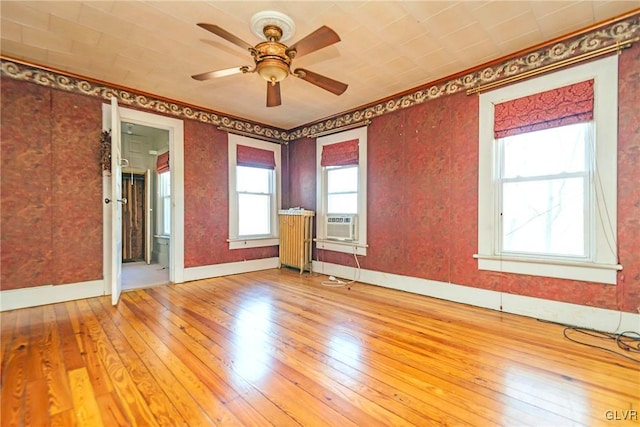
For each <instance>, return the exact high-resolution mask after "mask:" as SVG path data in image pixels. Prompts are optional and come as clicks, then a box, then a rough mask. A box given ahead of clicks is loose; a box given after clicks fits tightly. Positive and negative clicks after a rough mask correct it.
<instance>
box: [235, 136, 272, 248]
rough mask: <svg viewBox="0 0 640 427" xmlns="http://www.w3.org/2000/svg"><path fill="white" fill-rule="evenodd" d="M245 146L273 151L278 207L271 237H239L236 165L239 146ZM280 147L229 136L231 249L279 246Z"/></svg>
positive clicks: (243, 137) (244, 137)
mask: <svg viewBox="0 0 640 427" xmlns="http://www.w3.org/2000/svg"><path fill="white" fill-rule="evenodd" d="M238 145H244V146H247V147H253V148H260V149H262V150H269V151H273V153H274V157H275V161H276V168H275V169H274V171H273V172H274V174H275V181H276V182H275V189H274V191H275V193H276V194H275V200H276V206H273V207H272V208H273V209H272V213H271V235H270V236H266V237H264V236H261V237H256V238H240V237H238V194H237V192H236V164H237V146H238ZM280 151H281V149H280V145H278V144H274V143H272V142H266V141H261V140H258V139H253V138H247V137H246V136H241V135H235V134H232V133H230V134H229V239H228V240H227V241H228V242H229V249H245V248H260V247H265V246H278V245H279V244H280V239H279V237H278V211H279V210H280V207H281V200H282V197H281V194H282V193H281V191H280V190H281V176H280Z"/></svg>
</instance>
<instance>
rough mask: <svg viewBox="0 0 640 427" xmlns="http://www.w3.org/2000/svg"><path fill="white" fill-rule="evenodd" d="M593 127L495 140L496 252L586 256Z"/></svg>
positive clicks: (578, 125)
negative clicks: (497, 165)
mask: <svg viewBox="0 0 640 427" xmlns="http://www.w3.org/2000/svg"><path fill="white" fill-rule="evenodd" d="M592 126H593V124H592V123H591V122H587V123H579V124H574V125H569V126H562V127H557V128H552V129H546V130H541V131H537V132H530V133H523V134H519V135H514V136H508V137H506V138H502V139H499V140H498V147H499V148H498V149H499V156H500V169H499V174H500V176H499V177H498V179H497V180H496V182H497V185H498V189H497V192H498V194H499V196H498V197H499V200H501V202H502V203H501V205H502V206H501V210H500V215H501V218H499V220H501V224H502V227H501V233H500V242H498V243H499V247H500V248H501V253H513V254H522V253H527V254H536V255H552V256H566V257H578V258H585V257H588V256H589V255H590V254H589V248H590V245H589V242H590V241H591V229H592V226H591V215H590V206H589V202H590V200H592V199H593V197H592V185H591V182H592V180H591V179H590V177H591V163H592V162H590V161H589V159H591V158H592V149H593V144H592V143H591V135H592V132H591V128H592Z"/></svg>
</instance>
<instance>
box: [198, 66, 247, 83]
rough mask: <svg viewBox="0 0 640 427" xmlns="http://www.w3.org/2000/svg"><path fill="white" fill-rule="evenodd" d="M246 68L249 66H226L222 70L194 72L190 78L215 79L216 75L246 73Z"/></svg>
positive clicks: (224, 75)
mask: <svg viewBox="0 0 640 427" xmlns="http://www.w3.org/2000/svg"><path fill="white" fill-rule="evenodd" d="M248 70H249V67H247V66H246V65H245V66H242V67H233V68H227V69H224V70H217V71H209V72H207V73H202V74H195V75H193V76H191V78H193V79H196V80H200V81H202V80H209V79H215V78H216V77H226V76H232V75H234V74H238V73H247V72H248Z"/></svg>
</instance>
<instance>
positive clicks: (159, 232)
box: [156, 171, 171, 237]
mask: <svg viewBox="0 0 640 427" xmlns="http://www.w3.org/2000/svg"><path fill="white" fill-rule="evenodd" d="M167 172H169V173H171V171H165V172H162V173H157V174H156V177H157V180H156V181H157V185H156V186H157V191H156V194H157V197H156V199H157V200H156V209H157V215H156V236H161V237H171V235H170V234H167V233H165V232H164V231H165V230H164V219H165V213H166V212H165V211H164V198H165V197H167V196H164V194H163V193H162V189H161V187H162V186H161V185H160V179H161V178H160V177H161V176H162V175H163V174H165V173H167ZM169 181H171V175H169ZM169 188H171V182H169ZM168 197H169V200H171V194H169V196H168ZM169 215H171V211H169ZM169 224H171V223H169ZM169 229H171V227H169ZM169 232H171V231H169Z"/></svg>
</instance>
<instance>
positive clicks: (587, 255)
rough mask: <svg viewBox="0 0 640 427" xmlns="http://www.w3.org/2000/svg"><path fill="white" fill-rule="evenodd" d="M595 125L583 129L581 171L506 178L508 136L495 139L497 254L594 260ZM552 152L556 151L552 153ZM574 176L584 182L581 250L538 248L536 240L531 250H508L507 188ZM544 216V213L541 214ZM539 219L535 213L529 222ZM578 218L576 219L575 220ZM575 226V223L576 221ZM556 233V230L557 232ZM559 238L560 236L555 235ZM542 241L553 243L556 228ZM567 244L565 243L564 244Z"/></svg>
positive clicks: (555, 207)
mask: <svg viewBox="0 0 640 427" xmlns="http://www.w3.org/2000/svg"><path fill="white" fill-rule="evenodd" d="M592 127H593V123H591V125H590V127H589V129H587V131H586V132H584V133H583V134H582V137H583V138H584V139H585V141H584V146H583V150H582V154H583V159H582V161H580V160H579V161H578V163H582V164H583V170H580V171H573V172H559V173H551V174H540V175H536V174H530V175H529V176H515V177H514V176H511V177H505V176H504V175H505V169H506V162H507V161H508V160H507V159H506V158H505V157H506V156H505V146H506V142H507V138H508V137H506V138H500V139H498V140H496V144H497V150H496V153H497V156H498V159H497V162H496V164H497V165H498V168H497V170H496V175H497V176H496V180H495V182H496V190H495V191H496V196H497V205H496V209H495V212H494V215H495V223H496V224H498V225H499V229H498V232H497V233H495V235H494V236H495V246H494V247H495V248H496V255H506V256H533V257H540V258H549V259H570V260H578V261H585V260H592V259H593V243H592V241H593V238H594V237H593V236H594V228H595V221H594V216H593V215H592V212H593V209H594V207H593V206H592V203H593V202H592V201H593V200H595V198H594V195H593V193H594V191H595V190H594V188H593V186H592V182H593V179H592V175H593V172H592V166H593V161H592V159H593V147H594V141H593V138H592V135H593V134H592V132H591V130H592ZM576 132H582V129H576ZM551 155H553V154H551ZM575 179H580V180H581V181H582V186H581V188H582V193H581V197H582V203H581V205H582V206H581V212H582V213H581V217H580V218H581V219H582V231H581V232H582V235H581V239H582V249H581V251H579V252H578V251H576V250H565V251H564V252H562V251H553V250H546V251H544V250H535V243H537V242H534V243H533V244H531V245H529V246H530V247H529V248H528V250H523V249H520V250H509V249H507V247H508V245H507V244H506V243H505V239H506V238H507V236H506V233H507V231H509V230H508V227H505V216H508V215H505V210H506V209H507V206H506V205H505V204H506V201H505V192H506V190H505V188H506V187H507V186H509V185H512V184H518V183H521V184H525V186H526V184H532V185H535V184H543V183H548V184H549V185H552V184H553V183H554V182H560V181H564V182H568V180H575ZM551 194H552V193H551V191H550V192H548V193H546V196H547V197H549V196H550V195H551ZM532 196H534V194H533V193H530V194H528V196H527V200H530V199H531V197H532ZM559 209H561V207H557V206H555V205H554V206H552V207H550V211H552V212H555V213H556V214H558V210H559ZM546 213H550V212H549V211H546ZM540 215H542V214H540ZM538 219H539V218H535V216H534V217H533V218H531V219H529V220H528V222H538V223H540V221H539V220H538ZM577 220H578V219H577V218H576V221H577ZM545 225H546V229H547V230H548V229H549V227H552V226H554V225H555V224H550V223H546V224H545ZM574 225H575V224H574ZM556 233H557V231H556ZM556 238H557V237H556ZM541 240H544V241H546V242H547V246H549V245H550V244H551V243H550V242H553V241H554V235H553V231H552V234H551V235H544V236H543V237H542V238H541ZM539 241H540V240H538V242H539ZM566 246H568V245H565V247H566ZM555 247H558V245H557V244H556V245H555Z"/></svg>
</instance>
